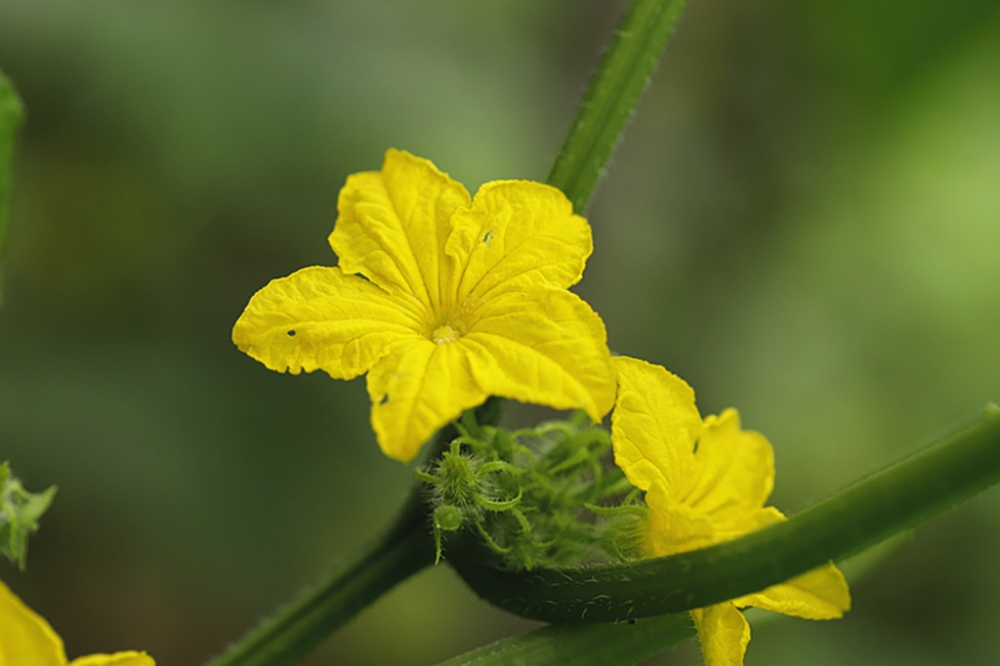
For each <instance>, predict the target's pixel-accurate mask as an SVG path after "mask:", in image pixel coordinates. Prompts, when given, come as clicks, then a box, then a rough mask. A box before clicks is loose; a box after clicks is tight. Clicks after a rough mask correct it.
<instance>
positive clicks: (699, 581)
mask: <svg viewBox="0 0 1000 666" xmlns="http://www.w3.org/2000/svg"><path fill="white" fill-rule="evenodd" d="M998 481H1000V417H998V416H995V415H994V416H989V417H988V418H987V419H986V420H985V422H983V423H981V424H979V425H976V426H974V427H971V428H969V429H967V430H965V431H963V432H961V433H959V434H957V435H954V436H952V437H950V438H947V439H945V440H943V441H941V442H940V443H938V444H935V445H933V446H931V447H929V448H927V449H925V450H924V451H922V452H920V453H918V454H916V455H913V456H911V457H909V458H907V459H904V460H902V461H900V462H898V463H896V464H894V465H892V466H890V467H889V468H887V469H885V470H883V471H881V472H879V473H877V474H875V475H873V476H871V477H869V478H867V479H864V480H863V481H860V482H858V483H856V484H854V485H853V486H850V487H849V488H847V489H845V490H843V491H841V492H840V493H838V494H836V495H834V496H833V497H831V498H829V499H827V500H825V501H823V502H820V503H819V504H816V505H815V506H813V507H812V508H810V509H807V510H805V511H802V512H801V513H798V514H796V515H795V516H792V517H791V518H790V519H789V520H788V521H786V522H782V523H778V524H776V525H772V526H770V527H768V528H766V529H763V530H760V531H758V532H754V533H752V534H749V535H747V536H744V537H742V538H740V539H735V540H733V541H729V542H726V543H724V544H720V545H718V546H713V547H711V548H704V549H701V550H694V551H690V552H686V553H681V554H679V555H673V556H670V557H662V558H655V559H649V560H642V561H640V562H636V563H633V564H626V565H604V566H595V567H586V568H580V569H536V570H533V571H531V572H522V573H507V572H503V571H500V570H498V569H495V568H492V567H491V566H489V564H487V563H485V562H484V559H486V560H487V561H488V558H484V557H483V556H482V552H481V550H480V549H479V548H478V547H477V546H476V545H475V544H473V543H468V542H467V540H465V539H463V541H465V542H466V543H463V544H462V545H461V546H460V545H459V543H458V541H459V540H458V539H456V540H455V543H454V544H453V546H452V548H451V550H450V551H449V561H450V562H451V564H452V565H453V566H454V567H455V569H456V570H457V571H458V572H459V574H460V575H461V576H462V577H463V578H464V579H465V581H466V582H467V583H468V584H469V586H470V587H472V588H473V589H474V590H475V591H476V592H477V593H478V594H479V595H480V596H482V597H483V598H485V599H486V600H487V601H489V602H491V603H493V604H495V605H497V606H499V607H501V608H503V609H505V610H508V611H510V612H512V613H516V614H517V615H521V616H523V617H528V618H532V619H536V620H542V621H545V622H616V621H621V620H626V619H630V618H635V617H646V616H652V615H662V614H666V613H676V612H679V611H684V610H689V609H692V608H701V607H704V606H709V605H711V604H715V603H719V602H721V601H725V600H727V599H733V598H735V597H739V596H742V595H744V594H749V593H751V592H756V591H759V590H762V589H764V588H766V587H768V586H770V585H774V584H777V583H781V582H784V581H786V580H788V579H790V578H793V577H794V576H797V575H799V574H801V573H805V572H806V571H809V570H810V569H813V568H815V567H817V566H819V565H821V564H823V563H825V562H828V561H830V560H840V559H843V558H845V557H848V556H850V555H853V554H855V553H858V552H860V551H862V550H864V549H865V548H868V547H869V546H872V545H874V544H876V543H878V542H879V541H882V540H884V539H886V538H888V537H889V536H891V535H893V534H895V533H896V532H899V531H902V530H905V529H908V528H910V527H913V526H914V525H916V524H918V523H920V522H922V521H924V520H926V519H927V518H930V517H931V516H932V515H934V514H936V513H938V512H940V511H943V510H944V509H947V508H949V507H951V506H954V505H955V504H958V503H959V502H961V501H963V500H965V499H968V498H969V497H971V496H973V495H975V494H976V493H978V492H980V491H982V490H984V489H986V488H988V487H990V486H992V485H993V484H995V483H997V482H998Z"/></svg>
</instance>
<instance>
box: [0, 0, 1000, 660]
mask: <svg viewBox="0 0 1000 666" xmlns="http://www.w3.org/2000/svg"><path fill="white" fill-rule="evenodd" d="M623 6H624V5H623V3H622V2H610V1H608V0H603V1H602V0H558V1H556V0H550V1H548V2H538V1H537V0H510V1H508V2H487V3H472V2H467V1H461V0H432V1H430V2H428V1H424V2H415V1H406V0H397V1H394V2H390V1H389V0H364V1H362V0H355V1H353V2H334V1H330V0H327V1H325V2H324V1H319V0H297V1H292V2H284V3H275V2H262V1H256V2H254V1H251V2H247V1H244V2H235V1H228V2H226V1H220V2H212V3H203V2H195V1H194V0H175V1H174V2H170V3H150V2H124V1H123V0H118V1H110V0H93V1H91V2H85V3H84V2H76V1H73V0H4V2H3V3H2V4H0V67H2V68H3V69H4V70H5V71H6V72H7V74H8V75H9V76H10V77H11V78H12V79H13V80H14V81H15V82H16V84H17V86H18V88H19V90H20V93H21V96H22V97H23V99H24V101H25V103H26V105H27V108H28V118H27V124H26V126H25V128H24V131H23V132H22V136H21V144H20V146H19V150H18V155H17V160H16V172H15V179H16V180H15V191H14V199H13V204H12V210H11V229H10V238H9V247H8V248H7V253H6V259H5V262H4V263H5V266H4V272H5V291H6V293H5V300H6V302H5V306H4V308H3V310H0V459H10V460H11V461H12V463H13V465H14V467H15V469H16V470H17V471H18V472H19V474H20V475H21V476H22V477H23V478H24V479H25V482H26V484H27V485H28V487H29V488H32V489H36V490H40V489H41V488H43V487H45V486H47V485H49V484H58V485H59V487H60V490H59V495H58V497H57V499H56V503H55V505H54V507H53V509H52V510H51V512H50V514H49V516H48V517H47V519H46V521H45V523H44V526H43V529H42V531H41V532H40V533H39V535H38V536H37V537H36V538H35V539H34V541H33V542H32V548H31V551H32V552H31V558H30V560H29V568H28V571H27V573H25V574H20V573H17V572H16V571H14V570H13V568H11V567H9V566H7V565H6V564H2V565H0V577H2V578H3V580H5V581H6V582H8V583H9V584H10V586H11V587H12V588H13V589H15V590H16V591H17V592H19V593H20V594H21V595H22V596H23V597H24V598H25V599H26V600H27V601H28V602H29V603H30V604H31V605H32V606H33V607H34V608H36V609H37V610H39V611H40V612H41V613H43V614H44V615H45V616H46V617H48V619H49V620H50V621H51V622H52V624H53V625H54V626H55V627H56V629H57V630H58V631H59V632H60V633H61V634H62V635H63V637H64V638H65V640H66V643H67V647H68V651H69V653H70V655H71V656H76V655H80V654H86V653H90V652H97V651H112V650H118V649H127V648H141V649H146V650H148V651H149V652H150V653H152V654H153V655H154V656H156V657H157V659H158V661H159V663H160V664H163V665H165V666H170V665H173V664H197V663H199V662H201V661H202V660H204V659H206V658H208V657H209V656H211V655H213V654H214V653H216V652H218V651H219V650H220V649H221V648H222V647H223V646H224V645H225V644H226V643H227V641H231V640H234V639H236V638H237V637H238V636H239V635H240V634H241V633H242V631H243V630H244V629H245V628H246V627H248V626H249V625H250V624H252V623H254V622H255V621H256V620H257V619H258V618H260V617H261V616H262V615H263V614H265V613H266V612H268V611H270V610H271V609H272V608H273V607H274V606H275V605H276V604H278V603H280V602H282V601H284V600H286V599H287V598H288V597H289V596H290V594H291V593H292V592H294V591H295V590H297V589H299V588H300V587H301V586H302V585H304V584H306V583H308V582H310V581H312V580H314V579H316V578H317V577H318V576H319V575H320V574H321V572H323V571H325V570H326V569H327V568H328V567H329V566H331V565H332V564H333V563H335V562H336V561H338V559H339V558H341V557H343V556H344V555H346V554H347V553H349V552H350V551H351V550H352V549H354V548H356V547H357V546H359V545H360V544H361V543H362V542H363V541H364V540H365V539H367V538H368V537H369V536H370V535H372V534H373V533H374V532H375V531H376V529H378V528H379V526H380V525H381V524H383V523H384V522H385V521H387V520H388V519H389V517H390V516H391V515H392V513H393V511H394V508H395V507H396V505H398V504H399V502H400V501H401V498H402V497H403V495H404V493H405V491H406V489H407V487H408V485H409V482H410V478H411V470H410V469H408V468H406V467H404V466H403V465H400V464H398V463H396V462H393V461H390V460H388V459H387V458H384V457H383V456H382V455H381V454H380V453H379V452H378V449H377V447H376V446H375V443H374V438H373V436H372V434H371V432H370V431H369V428H368V416H367V410H368V403H367V398H366V396H365V393H364V388H363V384H362V381H361V380H358V381H354V382H349V383H345V382H335V381H332V380H330V379H328V378H327V377H326V376H325V375H321V374H316V375H310V376H299V377H291V376H286V375H279V374H276V373H271V372H268V371H267V370H265V369H264V368H263V366H261V365H259V364H257V363H255V362H254V361H252V360H250V359H249V358H247V357H245V356H243V355H241V354H240V353H239V352H237V350H236V349H235V348H234V347H233V345H232V344H231V343H230V341H229V331H230V328H231V326H232V323H233V322H234V321H235V319H236V317H237V316H238V315H239V313H240V312H241V310H242V308H243V306H244V305H245V304H246V301H247V300H248V298H249V297H250V295H251V294H252V293H253V292H254V291H255V290H256V289H258V288H260V287H261V286H263V285H264V284H265V283H266V282H267V281H268V280H269V279H271V278H274V277H278V276H282V275H286V274H288V273H290V272H292V271H293V270H295V269H297V268H300V267H302V266H306V265H311V264H331V263H333V262H334V256H333V254H332V253H331V252H330V250H329V248H328V246H327V244H326V236H327V234H328V233H329V231H330V230H331V228H332V224H333V220H334V217H335V203H336V196H337V191H338V189H339V188H340V186H341V184H342V183H343V181H344V178H345V177H346V176H347V174H349V173H352V172H354V171H360V170H368V169H377V168H378V167H379V166H380V164H381V159H382V152H383V151H384V150H385V149H386V148H387V147H390V146H394V147H399V148H405V149H408V150H410V151H412V152H414V153H416V154H418V155H421V156H426V157H428V158H431V159H432V160H434V161H435V162H436V163H437V164H438V165H439V166H440V167H441V168H442V169H444V170H446V171H448V172H450V173H451V175H452V176H454V177H455V178H457V179H459V180H461V181H463V182H464V183H465V184H466V185H467V186H468V187H469V188H470V189H472V190H474V189H475V187H477V186H478V185H479V184H480V183H482V182H484V181H487V180H493V179H499V178H532V179H538V180H541V179H544V177H545V176H546V173H547V170H548V167H549V166H550V164H551V162H552V160H553V158H554V156H555V154H556V152H557V150H558V148H559V145H560V142H561V140H562V136H563V134H564V132H565V130H566V128H567V127H568V124H569V121H570V118H571V117H572V113H573V110H574V108H575V105H576V103H577V101H578V98H579V96H580V94H581V92H582V90H583V87H584V85H585V83H586V80H587V78H588V76H589V74H590V72H591V70H592V68H593V66H594V65H595V63H596V59H597V57H598V54H599V52H600V51H601V48H602V45H603V44H604V43H605V42H606V41H607V39H608V37H609V36H610V34H611V32H612V31H613V28H614V24H615V21H616V20H617V17H618V15H619V14H620V12H621V9H622V7H623ZM589 218H590V220H591V223H592V225H593V227H594V235H595V244H596V250H595V253H594V256H593V258H592V259H591V261H590V264H589V267H588V270H587V274H586V276H585V278H584V280H583V282H582V283H581V285H580V286H579V288H578V291H579V293H581V294H582V295H583V296H584V297H585V298H587V299H588V300H589V301H590V303H591V304H592V305H593V306H594V307H595V308H596V309H597V310H598V311H599V312H600V313H601V314H602V315H603V317H604V319H605V322H606V323H607V327H608V331H609V335H610V341H611V346H612V348H613V349H614V350H616V351H618V352H621V353H627V354H630V355H635V356H641V357H644V358H646V359H649V360H651V361H655V362H659V363H662V364H664V365H666V366H667V367H668V368H670V369H672V370H674V371H676V372H678V373H679V374H681V375H682V376H683V377H685V378H686V379H687V380H688V381H690V382H691V383H692V384H693V385H694V387H695V388H696V389H697V391H698V395H699V402H700V405H701V407H702V410H703V411H704V412H705V413H709V412H715V411H718V410H720V409H722V408H724V407H726V406H729V405H735V406H738V407H739V408H740V410H741V413H742V415H743V418H744V423H745V424H746V425H747V426H748V427H751V428H754V429H758V430H761V431H763V432H764V433H766V434H767V435H768V437H769V438H770V439H771V441H772V442H773V443H774V446H775V448H776V452H777V465H778V479H777V490H776V492H775V496H774V501H775V503H776V505H777V506H779V507H781V508H782V509H784V510H786V511H787V512H793V511H795V510H797V509H800V508H803V507H805V506H807V505H809V504H810V503H811V502H813V501H815V500H816V499H818V498H820V497H822V496H825V495H827V494H829V493H831V492H833V491H834V490H836V489H837V488H839V487H841V486H843V485H844V484H846V483H848V482H849V481H851V480H853V479H855V478H857V477H859V476H862V475H864V474H866V473H868V472H870V471H872V470H874V469H876V468H878V467H879V466H881V465H883V464H885V463H887V462H889V461H891V460H894V459H896V458H898V457H899V456H901V455H903V454H904V453H906V452H909V451H912V450H913V449H914V448H916V447H917V446H918V445H919V444H921V443H926V442H928V441H930V440H932V439H933V438H935V437H937V436H939V435H941V434H944V433H947V432H948V431H950V430H952V429H953V428H955V427H956V426H958V425H961V424H962V423H965V422H967V421H969V420H971V419H972V418H973V417H974V416H975V415H976V414H977V413H978V411H979V410H980V409H981V408H982V406H983V405H984V404H985V402H986V401H987V400H989V399H994V400H996V399H1000V5H998V4H997V3H996V2H995V0H955V1H954V2H950V3H945V2H941V1H940V0H937V1H934V0H906V1H904V0H883V1H882V2H876V3H873V2H867V1H865V0H843V1H842V2H836V3H833V2H829V1H828V0H746V1H739V0H734V1H731V2H720V1H718V0H693V2H692V3H691V6H690V7H689V9H688V11H687V13H686V15H685V16H684V18H683V20H682V22H681V24H680V28H679V31H678V33H677V34H676V36H675V40H674V41H673V43H672V44H671V46H670V47H669V49H668V51H667V54H666V58H665V60H664V62H663V64H662V65H661V67H660V68H659V70H658V72H657V75H656V77H655V78H654V82H653V85H652V87H651V88H650V90H649V91H648V92H647V94H646V96H645V97H644V99H643V101H642V103H641V105H640V107H639V109H638V111H637V113H636V116H635V118H634V121H633V123H632V125H631V127H630V128H629V130H628V132H627V134H626V138H625V141H624V143H623V145H622V147H621V149H620V150H619V151H618V152H617V154H616V156H615V158H614V160H613V162H612V164H611V165H610V167H609V169H608V176H607V178H606V180H605V182H604V183H603V185H602V186H601V188H600V189H599V190H598V194H597V197H596V199H595V201H594V203H593V205H592V207H591V210H590V212H589ZM516 411H517V410H515V414H514V415H513V416H512V417H513V418H516V417H517V413H516ZM997 561H1000V491H997V490H996V489H994V490H992V491H990V492H988V493H985V494H983V495H981V496H980V497H978V498H976V499H974V500H972V501H970V502H968V503H967V504H966V505H964V506H962V507H961V508H959V509H956V510H953V511H951V512H949V513H948V514H946V515H945V516H942V517H938V518H936V519H935V520H933V521H931V522H930V523H929V524H927V525H925V526H924V527H922V528H921V529H919V530H918V531H917V532H916V533H915V534H914V535H912V536H911V537H909V538H906V539H903V540H902V542H901V545H899V546H897V547H896V548H895V549H894V550H893V552H891V553H889V554H887V555H886V557H885V559H883V560H881V561H880V562H878V563H876V564H874V565H872V566H871V567H870V568H869V569H868V571H867V572H866V573H865V575H863V576H860V575H859V576H858V577H857V578H855V580H854V584H853V590H854V599H855V609H854V610H853V611H852V612H851V613H850V614H849V615H848V616H847V617H846V618H845V619H844V620H842V621H839V622H832V623H810V622H806V621H802V620H792V619H782V620H777V621H771V622H767V623H762V624H759V625H755V629H754V640H753V642H752V643H751V645H750V650H749V653H748V658H747V664H748V665H750V666H752V665H753V664H779V665H780V664H806V663H807V664H817V665H824V664H843V663H851V664H854V665H855V666H862V665H868V664H872V665H875V664H879V665H881V664H889V663H907V664H910V665H911V666H917V665H923V664H928V665H930V664H957V663H962V664H994V663H996V659H997V656H996V655H997V654H998V653H1000V634H998V632H997V631H996V624H997V622H998V621H1000V569H998V568H997V567H996V562H997ZM848 568H850V567H848ZM855 570H857V567H855ZM758 617H759V616H758ZM530 626H532V625H531V624H530V623H527V622H523V621H520V620H517V619H516V618H512V617H511V616H508V615H506V614H504V613H502V612H499V611H496V610H493V609H491V608H489V607H487V606H486V605H485V604H484V603H482V602H480V601H479V600H477V599H476V598H475V597H474V596H473V595H472V594H471V593H470V592H468V591H467V590H466V589H465V588H464V587H463V585H462V584H461V582H460V581H458V580H457V579H456V577H455V576H454V575H453V574H452V573H451V572H450V570H449V569H448V568H447V567H445V566H440V567H438V568H436V569H435V570H431V571H425V572H424V573H422V574H420V575H419V576H417V577H416V578H414V579H412V580H410V581H409V582H407V583H406V584H404V585H403V586H401V587H399V588H397V589H396V590H394V591H393V592H392V593H391V594H389V595H388V596H387V597H386V598H384V599H382V600H381V601H380V602H379V603H378V604H377V605H376V606H374V607H372V608H370V609H369V610H367V611H366V612H365V613H364V614H363V615H361V616H360V617H359V618H358V619H357V620H356V621H355V622H353V623H352V624H351V625H350V626H348V627H347V628H346V629H344V630H343V631H341V632H340V633H339V634H337V635H336V636H335V637H333V638H332V639H331V640H330V641H329V642H328V643H327V644H326V645H325V646H324V647H323V648H322V649H321V650H319V651H318V652H317V653H315V654H314V655H313V656H312V657H311V658H310V659H309V660H308V662H307V663H309V664H313V665H319V664H401V665H408V664H413V665H426V664H432V663H434V662H436V661H439V660H442V659H445V658H447V657H450V656H453V655H455V654H457V653H459V652H461V651H464V650H467V649H470V648H472V647H474V646H476V645H479V644H482V643H484V642H486V641H489V640H492V639H495V638H498V637H500V636H503V635H508V634H511V633H516V632H519V631H523V630H525V629H527V628H528V627H530ZM650 663H651V664H653V663H655V664H693V663H698V658H697V650H696V647H695V646H694V645H693V644H688V645H685V646H682V647H680V648H678V649H676V650H673V651H670V652H668V653H667V654H665V655H662V656H660V657H658V658H656V659H654V660H652V661H651V662H650Z"/></svg>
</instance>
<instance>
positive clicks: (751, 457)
mask: <svg viewBox="0 0 1000 666" xmlns="http://www.w3.org/2000/svg"><path fill="white" fill-rule="evenodd" d="M695 460H696V468H695V469H696V471H695V474H694V475H693V476H692V477H691V483H690V485H688V489H687V491H686V492H685V494H684V496H683V498H682V501H683V502H684V503H685V504H687V505H688V506H691V507H694V508H696V509H697V510H699V511H702V512H704V513H706V514H711V515H713V517H714V518H715V519H716V520H719V521H726V522H729V523H734V522H739V521H742V520H743V519H744V517H745V516H749V515H750V514H751V513H753V512H754V511H756V510H757V509H759V508H761V507H762V506H764V502H766V501H767V498H768V496H769V495H770V494H771V490H772V489H773V487H774V452H773V450H772V449H771V445H770V443H768V441H767V440H766V439H765V438H764V436H763V435H761V434H760V433H757V432H753V431H743V430H741V429H740V417H739V414H738V413H737V412H736V410H735V409H727V410H726V411H724V412H723V413H722V414H721V415H719V416H718V417H716V416H709V417H708V418H706V419H705V426H704V429H703V430H702V432H701V437H700V438H699V440H698V449H697V452H696V453H695ZM752 528H753V526H752V525H748V526H747V529H748V530H749V529H752Z"/></svg>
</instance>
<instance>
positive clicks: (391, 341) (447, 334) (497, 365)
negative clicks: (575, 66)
mask: <svg viewBox="0 0 1000 666" xmlns="http://www.w3.org/2000/svg"><path fill="white" fill-rule="evenodd" d="M337 209H338V218H337V222H336V224H335V226H334V230H333V233H332V234H331V235H330V239H329V240H330V246H331V247H332V248H333V251H334V252H336V253H337V256H338V257H339V259H340V261H339V266H337V267H335V268H329V267H319V266H314V267H311V268H304V269H302V270H299V271H297V272H295V273H293V274H292V275H290V276H288V277H286V278H281V279H278V280H273V281H272V282H270V283H269V284H268V285H267V286H266V287H264V288H263V289H261V290H260V291H259V292H257V293H256V294H255V295H254V296H253V298H252V299H251V300H250V303H249V305H247V308H246V310H245V311H244V312H243V315H242V316H241V317H240V318H239V320H238V321H237V322H236V326H235V327H234V328H233V342H235V343H236V345H237V346H238V347H239V348H240V349H241V350H242V351H244V352H246V353H247V354H249V355H250V356H252V357H253V358H255V359H257V360H258V361H260V362H261V363H263V364H264V365H266V366H267V367H268V368H270V369H272V370H277V371H279V372H285V371H288V372H291V373H292V374H297V373H299V372H302V371H303V370H304V371H306V372H311V371H313V370H317V369H321V370H324V371H326V372H327V373H328V374H329V375H330V376H331V377H333V378H334V379H352V378H354V377H357V376H358V375H361V374H363V373H366V372H367V373H368V394H369V396H370V397H371V401H372V426H373V428H374V430H375V434H376V437H377V439H378V443H379V446H381V447H382V450H383V451H384V452H385V454H386V455H388V456H390V457H392V458H396V459H398V460H402V461H404V462H405V461H409V460H410V459H412V458H413V457H414V456H415V455H416V454H417V452H418V451H419V449H420V447H421V445H423V443H424V442H425V441H426V440H427V439H428V438H430V436H431V435H432V434H433V433H434V431H435V430H437V429H438V428H440V427H441V426H443V425H444V424H446V423H447V422H448V421H450V420H452V419H454V418H455V417H457V416H458V415H459V414H461V413H462V411H463V410H465V409H468V408H470V407H475V406H476V405H479V404H481V403H482V402H483V401H484V400H485V399H486V398H487V397H489V396H490V395H497V396H501V397H505V398H513V399H515V400H520V401H522V402H530V403H538V404H543V405H548V406H551V407H555V408H557V409H577V408H578V409H583V410H585V411H586V412H587V413H588V414H589V415H590V417H591V418H592V419H594V420H595V421H596V420H600V419H601V417H602V416H603V415H604V414H606V413H607V412H608V410H610V409H611V405H612V403H613V402H614V390H615V389H614V372H613V370H612V368H611V362H610V356H609V352H608V349H607V342H606V333H605V330H604V324H603V322H601V319H600V318H599V317H598V316H597V314H596V313H595V312H594V311H593V310H591V309H590V307H589V306H588V305H587V304H586V303H585V302H584V301H583V300H581V299H580V298H579V297H578V296H576V295H575V294H573V293H571V292H569V291H568V287H570V286H571V285H573V284H575V283H576V282H578V281H579V280H580V278H581V277H582V275H583V268H584V264H585V263H586V260H587V257H588V256H590V253H591V251H592V248H593V245H592V241H591V236H590V227H589V226H588V224H587V222H586V220H584V219H583V218H581V217H579V216H577V215H574V214H573V210H572V206H571V204H570V202H569V200H567V199H566V197H565V196H564V195H563V194H562V192H560V191H559V190H557V189H556V188H553V187H550V186H548V185H543V184H541V183H533V182H528V181H495V182H491V183H487V184H485V185H483V186H482V187H481V188H480V189H479V191H478V193H477V194H476V197H475V199H471V198H470V197H469V193H468V192H467V191H466V190H465V188H464V187H463V186H462V185H461V183H457V182H455V181H454V180H452V179H451V178H449V177H448V175H447V174H444V173H442V172H441V171H439V170H438V169H437V167H435V166H434V165H433V164H431V163H430V162H429V161H427V160H424V159H421V158H418V157H414V156H413V155H410V154H409V153H406V152H402V151H396V150H390V151H388V152H387V153H386V156H385V162H384V164H383V165H382V170H381V171H379V172H365V173H358V174H354V175H353V176H350V177H349V178H348V179H347V183H346V184H345V185H344V188H343V189H342V190H341V191H340V198H339V201H338V203H337Z"/></svg>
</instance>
